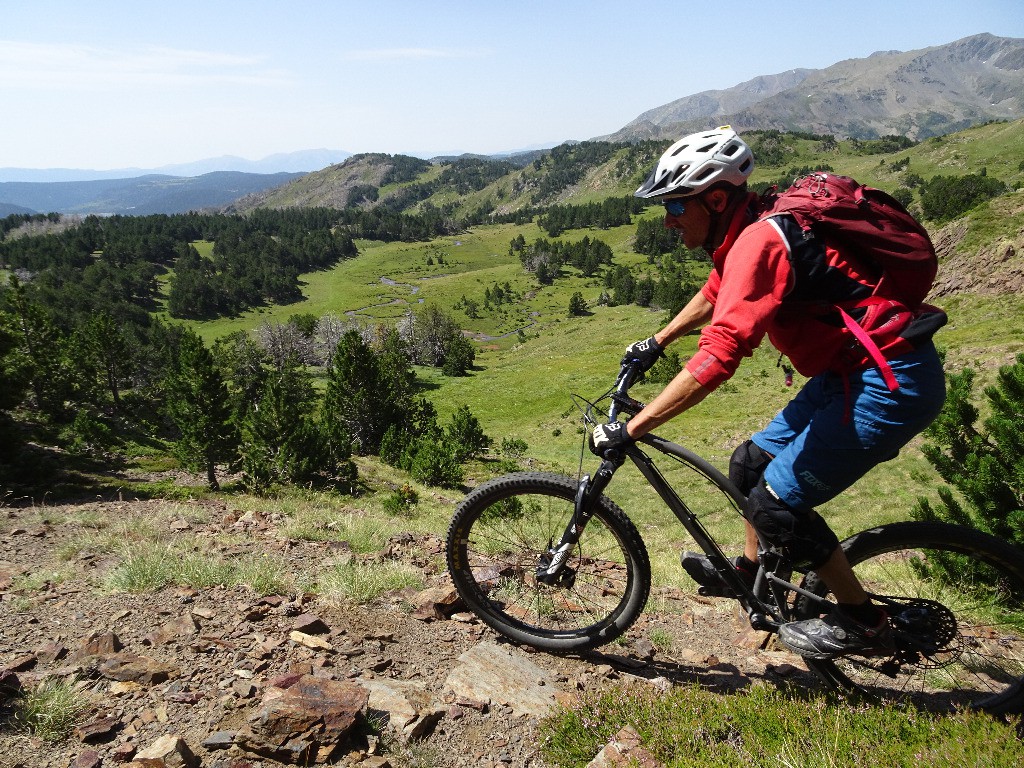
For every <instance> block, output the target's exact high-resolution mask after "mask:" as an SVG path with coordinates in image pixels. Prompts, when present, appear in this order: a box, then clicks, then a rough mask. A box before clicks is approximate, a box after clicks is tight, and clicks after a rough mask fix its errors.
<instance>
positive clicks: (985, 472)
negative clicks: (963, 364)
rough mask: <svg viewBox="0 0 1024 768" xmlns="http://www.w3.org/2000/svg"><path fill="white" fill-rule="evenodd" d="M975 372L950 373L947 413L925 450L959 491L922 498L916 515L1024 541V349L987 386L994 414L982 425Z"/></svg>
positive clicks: (932, 429) (930, 430) (930, 431)
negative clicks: (973, 397) (937, 504)
mask: <svg viewBox="0 0 1024 768" xmlns="http://www.w3.org/2000/svg"><path fill="white" fill-rule="evenodd" d="M974 375H975V372H974V370H973V369H972V368H965V369H964V370H963V371H962V372H960V373H959V374H955V375H952V376H950V377H949V394H948V396H947V398H946V403H945V405H944V406H943V409H942V412H941V413H940V414H939V416H938V418H937V419H936V420H935V421H934V423H933V424H932V425H931V426H930V427H929V428H928V429H927V431H926V432H925V435H926V436H927V437H928V438H929V439H930V441H931V442H928V443H926V444H925V446H924V448H923V451H924V454H925V456H926V457H927V458H928V461H929V462H931V464H932V465H933V466H934V467H935V468H936V469H937V470H938V472H939V475H940V476H941V477H942V479H943V480H945V481H946V482H947V483H949V485H950V486H952V488H953V489H955V490H956V491H959V494H960V497H961V498H962V499H963V502H961V501H960V499H958V498H957V497H956V496H955V495H954V494H953V491H952V490H951V489H950V488H949V487H944V488H939V498H940V499H941V502H942V505H941V506H940V507H933V506H932V505H931V504H930V503H928V501H926V500H924V499H921V500H920V501H918V504H917V507H916V508H915V509H914V513H913V516H914V517H915V518H916V519H919V520H945V521H948V522H953V523H958V524H961V525H969V526H972V527H975V528H979V529H981V530H983V531H985V532H987V533H991V534H994V535H996V536H999V537H1000V538H1004V539H1007V540H1009V541H1013V542H1014V543H1016V544H1018V545H1024V463H1022V462H1021V460H1020V457H1021V455H1024V354H1022V355H1018V356H1017V360H1016V362H1015V363H1014V364H1013V365H1009V366H1004V367H1003V368H1001V369H1000V370H999V376H998V379H997V382H996V384H995V385H994V386H991V387H988V388H986V389H985V396H986V398H987V399H988V405H989V406H990V409H991V415H990V416H989V417H988V418H986V419H985V420H984V421H983V422H982V424H981V426H980V427H979V426H978V419H979V416H980V411H979V409H978V408H977V407H976V406H974V405H973V404H972V403H971V395H972V393H973V388H974Z"/></svg>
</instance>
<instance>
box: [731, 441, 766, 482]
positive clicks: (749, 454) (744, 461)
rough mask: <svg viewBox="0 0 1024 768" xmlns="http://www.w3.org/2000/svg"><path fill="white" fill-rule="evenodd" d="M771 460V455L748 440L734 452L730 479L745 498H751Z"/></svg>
mask: <svg viewBox="0 0 1024 768" xmlns="http://www.w3.org/2000/svg"><path fill="white" fill-rule="evenodd" d="M771 460H772V455H771V454H770V453H766V452H765V451H764V450H763V449H762V448H761V447H760V446H758V445H757V444H756V443H754V442H753V441H752V440H747V441H746V442H745V443H743V444H742V445H741V446H740V447H739V448H737V449H736V450H735V451H733V452H732V458H731V459H729V479H730V480H731V481H732V483H733V485H735V486H736V487H737V488H739V489H740V490H741V491H742V492H743V495H744V496H749V495H750V492H751V491H752V490H753V488H754V486H756V485H757V484H758V482H759V481H760V480H761V475H763V474H764V470H765V467H767V466H768V464H769V463H771Z"/></svg>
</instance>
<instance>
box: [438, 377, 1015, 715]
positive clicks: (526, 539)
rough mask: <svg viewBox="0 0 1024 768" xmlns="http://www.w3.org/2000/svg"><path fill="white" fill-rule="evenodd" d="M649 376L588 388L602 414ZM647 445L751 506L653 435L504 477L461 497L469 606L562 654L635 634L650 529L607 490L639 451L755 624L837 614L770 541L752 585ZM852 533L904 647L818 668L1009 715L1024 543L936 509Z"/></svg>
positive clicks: (863, 685) (944, 703)
mask: <svg viewBox="0 0 1024 768" xmlns="http://www.w3.org/2000/svg"><path fill="white" fill-rule="evenodd" d="M638 376H639V371H638V370H637V369H636V368H635V367H634V366H633V365H628V364H627V365H624V366H623V368H622V370H621V371H620V374H619V377H618V378H617V379H616V382H615V384H614V385H613V386H612V388H611V389H609V390H608V391H607V392H605V393H604V394H603V395H602V396H601V397H600V398H599V399H598V400H597V402H596V403H590V402H588V401H586V400H583V399H582V398H580V399H579V400H578V403H579V404H581V410H584V420H585V422H586V423H587V425H588V427H592V426H593V425H594V424H596V423H597V420H598V419H599V418H607V420H608V421H609V422H611V421H615V420H617V419H618V417H619V415H620V414H631V415H632V414H636V413H639V411H640V410H642V409H643V407H644V405H643V403H640V402H638V401H636V400H634V399H633V398H631V397H630V396H629V388H630V387H631V386H632V384H633V383H634V382H635V380H636V379H637V378H638ZM605 401H610V405H609V406H608V411H607V413H604V412H603V410H602V409H603V407H604V406H602V405H601V403H604V402H605ZM582 404H585V405H586V408H585V409H583V408H582ZM582 450H583V451H585V450H586V449H585V448H584V449H582ZM648 452H650V453H653V454H655V455H658V457H659V461H663V460H664V459H668V460H670V461H671V462H675V463H677V464H678V465H682V466H683V467H686V468H688V469H689V470H693V471H694V472H696V473H698V474H699V475H701V476H702V477H703V478H705V479H706V480H707V481H708V482H709V483H710V485H711V486H713V488H716V489H717V490H718V491H720V492H721V494H722V495H723V496H724V498H725V500H726V503H727V504H728V505H729V506H731V507H733V508H734V509H735V511H736V512H737V513H739V511H740V510H741V509H742V508H743V502H744V497H743V494H742V493H741V492H740V491H739V490H738V489H737V488H736V486H735V485H734V484H733V483H732V482H730V480H729V478H728V477H727V476H726V475H725V474H723V473H722V472H721V471H719V470H718V469H717V468H715V467H714V466H713V465H712V464H711V463H710V462H708V461H707V460H705V459H703V458H701V457H700V456H698V455H697V454H696V453H694V452H693V451H691V450H689V449H687V448H685V447H683V446H681V445H677V444H676V443H673V442H670V441H668V440H664V439H662V438H660V437H658V436H656V435H653V434H648V435H646V436H644V437H642V438H640V440H639V441H637V442H636V443H635V444H633V445H630V446H629V447H628V448H625V449H624V450H621V451H618V450H611V451H606V452H605V454H604V456H603V458H602V459H601V462H600V465H599V467H598V468H597V469H596V471H595V472H594V474H593V476H591V475H589V474H587V475H583V476H582V478H581V479H576V478H573V477H569V476H564V475H559V474H551V473H544V472H518V473H513V474H509V475H505V476H503V477H499V478H496V479H493V480H490V481H488V482H485V483H483V484H481V485H480V486H479V487H477V488H476V489H474V490H472V491H471V492H470V493H469V494H468V495H467V496H466V497H465V498H464V499H463V500H462V502H461V503H460V504H459V505H458V507H457V508H456V511H455V514H454V516H453V518H452V521H451V524H450V526H449V528H448V534H447V562H448V569H449V572H450V574H451V578H452V580H453V582H454V584H455V587H456V589H457V590H458V593H459V595H460V596H461V598H462V599H463V601H464V602H465V603H466V605H467V606H468V607H469V608H470V609H471V610H472V611H473V612H474V613H476V615H477V616H479V617H480V619H481V620H482V621H483V622H484V623H486V624H487V625H488V626H490V627H491V628H492V629H494V630H495V631H496V632H498V633H500V634H501V635H504V636H505V637H507V638H509V639H511V640H513V641H515V642H517V643H521V644H524V645H528V646H532V647H534V648H538V649H540V650H544V651H549V652H556V653H577V652H581V651H585V650H588V649H593V648H595V647H597V646H600V645H603V644H605V643H608V642H611V641H612V640H614V639H615V638H617V637H619V636H620V635H622V634H623V633H624V632H625V631H626V630H627V629H628V628H629V627H630V626H631V625H632V624H633V622H635V621H636V619H637V618H638V616H639V615H640V613H641V611H642V610H643V608H644V605H645V603H646V601H647V598H648V595H649V593H650V589H651V563H650V559H649V556H648V553H647V549H646V546H645V544H644V541H643V539H642V538H641V536H640V533H639V531H638V530H637V528H636V526H635V525H634V523H633V522H632V521H631V520H630V518H629V517H628V516H627V515H626V514H625V513H624V512H623V511H622V509H620V508H619V507H618V506H617V505H616V504H615V503H614V502H613V501H611V500H610V499H609V498H608V497H607V496H605V495H604V491H605V489H606V488H607V487H608V484H609V483H610V482H611V480H612V478H613V476H614V475H615V473H616V471H617V470H618V469H619V468H620V467H622V466H623V464H625V463H626V461H627V460H629V461H630V462H632V464H633V465H634V466H635V467H636V468H637V469H638V470H639V472H640V474H641V475H642V476H643V477H644V478H645V479H646V481H647V483H649V484H650V486H651V487H652V488H653V489H654V491H655V492H656V493H657V495H658V496H659V497H660V498H661V500H662V501H663V502H664V504H665V505H666V506H668V508H669V509H670V510H671V511H672V512H673V513H674V514H675V516H676V518H678V520H679V522H680V523H681V524H682V526H683V527H684V528H685V529H686V531H687V532H688V533H689V535H690V536H691V537H692V538H693V539H694V541H696V543H697V545H698V546H699V547H700V548H701V549H702V550H703V551H704V553H706V555H707V556H708V558H709V559H710V560H711V562H712V563H713V564H714V566H715V567H716V569H717V570H718V571H719V573H720V574H721V576H722V579H723V580H724V581H725V583H726V584H727V585H728V587H729V589H730V590H731V591H732V593H733V595H734V596H735V598H736V599H738V600H739V603H740V604H741V605H742V607H743V609H744V610H745V612H746V614H747V617H748V619H749V621H750V625H751V626H752V627H753V628H754V629H756V630H762V631H766V632H769V633H772V632H776V631H777V630H778V628H779V627H780V626H781V625H782V624H783V623H785V622H789V621H798V620H801V619H808V618H812V617H815V616H819V615H822V614H825V613H827V612H828V611H829V609H830V608H831V607H832V606H833V602H832V601H831V600H830V595H829V590H828V588H827V587H826V585H825V584H824V583H823V582H822V581H821V580H820V579H819V578H818V577H817V575H816V574H815V573H814V572H808V571H807V570H806V569H801V568H799V567H797V566H796V565H794V564H793V563H792V562H790V561H789V559H788V558H787V556H786V553H785V552H784V551H780V550H779V549H776V548H774V547H772V546H771V545H770V544H768V543H767V542H764V541H762V542H761V546H760V553H759V568H758V573H757V576H756V579H755V581H754V584H753V586H752V587H750V586H748V585H747V582H745V581H744V579H743V578H742V577H741V576H740V575H739V574H738V573H737V571H736V569H735V567H734V566H733V564H732V562H731V561H730V560H729V559H728V558H726V556H725V555H724V554H723V552H722V550H721V549H720V547H719V545H718V544H717V543H716V542H715V540H714V539H713V538H712V536H711V534H710V533H709V532H708V530H707V529H706V527H705V525H704V524H703V523H702V522H701V520H700V519H699V518H698V516H697V515H696V514H695V513H694V512H693V511H691V508H690V506H688V505H687V503H686V501H685V500H684V499H683V498H681V497H680V495H679V494H677V493H676V491H675V490H674V489H673V488H672V487H671V486H670V485H669V483H668V481H667V480H666V479H665V475H664V474H663V472H662V470H661V469H659V467H658V466H657V465H656V464H655V461H654V459H652V458H651V456H649V455H648ZM842 546H843V549H844V550H845V551H846V556H847V558H848V559H849V561H850V563H851V565H852V566H853V568H854V572H855V573H856V574H857V576H858V578H859V579H860V581H861V583H862V584H863V585H864V587H865V589H866V590H867V591H868V593H869V594H870V595H871V598H872V599H873V600H874V601H875V602H876V603H877V604H878V605H880V606H882V607H884V608H885V610H886V611H887V613H888V614H889V616H890V623H891V626H892V628H893V632H894V636H895V648H894V650H893V651H892V652H887V653H886V654H885V655H876V656H868V655H863V656H853V655H851V656H844V657H840V658H835V659H831V660H824V661H822V660H813V659H805V662H806V664H807V666H808V667H809V668H810V669H811V670H812V671H813V672H815V673H816V674H817V675H818V676H819V677H821V678H822V679H823V680H824V681H825V682H826V683H827V684H828V685H830V686H832V687H834V688H837V689H840V690H844V691H849V692H854V693H857V694H859V695H864V696H867V697H870V698H873V699H876V700H884V701H909V702H913V703H914V704H916V705H918V706H924V707H927V708H929V709H953V708H962V707H970V708H978V709H984V710H986V711H990V712H994V713H1002V712H1011V711H1020V710H1021V708H1022V707H1024V553H1022V552H1021V550H1020V549H1018V548H1017V547H1015V546H1013V545H1011V544H1010V543H1008V542H1006V541H1003V540H1002V539H999V538H996V537H994V536H991V535H988V534H986V533H983V532H981V531H978V530H975V529H972V528H967V527H963V526H957V525H951V524H946V523H939V522H923V521H918V522H899V523H892V524H887V525H879V526H876V527H872V528H868V529H867V530H865V531H861V532H860V533H857V534H854V535H853V536H850V537H849V538H847V539H846V540H845V541H843V542H842Z"/></svg>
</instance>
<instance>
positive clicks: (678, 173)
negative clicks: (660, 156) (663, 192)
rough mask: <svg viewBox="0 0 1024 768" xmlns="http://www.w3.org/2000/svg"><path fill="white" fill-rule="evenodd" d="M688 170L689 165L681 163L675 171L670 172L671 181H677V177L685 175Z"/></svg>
mask: <svg viewBox="0 0 1024 768" xmlns="http://www.w3.org/2000/svg"><path fill="white" fill-rule="evenodd" d="M688 170H690V166H689V165H683V166H680V167H679V168H677V169H676V172H675V173H673V174H672V183H675V182H677V181H679V179H681V178H682V177H683V176H685V175H686V172H687V171H688Z"/></svg>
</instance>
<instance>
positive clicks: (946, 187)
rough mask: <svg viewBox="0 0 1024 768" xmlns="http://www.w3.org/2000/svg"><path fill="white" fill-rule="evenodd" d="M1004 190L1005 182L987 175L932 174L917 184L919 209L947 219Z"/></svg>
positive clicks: (938, 217)
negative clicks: (919, 191) (919, 186)
mask: <svg viewBox="0 0 1024 768" xmlns="http://www.w3.org/2000/svg"><path fill="white" fill-rule="evenodd" d="M1005 192H1006V185H1005V184H1004V183H1003V182H1001V181H999V180H998V179H993V178H991V177H989V176H982V175H980V174H967V175H966V176H935V177H934V178H932V179H931V180H929V181H927V182H926V183H925V184H924V185H923V186H922V187H921V209H922V210H923V211H924V215H925V216H926V217H927V218H929V219H934V220H936V221H940V222H941V221H949V220H951V219H955V218H956V217H957V216H962V215H963V214H965V213H966V212H967V211H969V210H970V209H971V208H973V207H974V206H976V205H978V204H979V203H982V202H984V201H985V200H989V199H991V198H993V197H998V196H999V195H1002V194H1004V193H1005Z"/></svg>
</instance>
